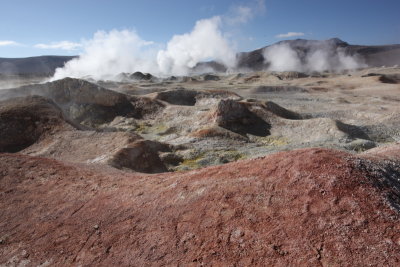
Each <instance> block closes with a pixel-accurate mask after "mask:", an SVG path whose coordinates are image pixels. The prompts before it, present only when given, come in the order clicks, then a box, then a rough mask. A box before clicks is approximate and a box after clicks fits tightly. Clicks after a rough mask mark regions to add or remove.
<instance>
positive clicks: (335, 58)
mask: <svg viewBox="0 0 400 267" xmlns="http://www.w3.org/2000/svg"><path fill="white" fill-rule="evenodd" d="M306 46H307V50H309V52H308V53H304V51H302V50H301V49H294V48H292V47H291V46H290V45H289V44H288V43H285V42H282V43H278V44H276V45H272V46H269V47H267V48H266V49H264V52H263V56H264V59H265V63H267V64H268V65H269V66H268V70H271V71H298V72H307V73H310V72H314V71H317V72H323V71H331V72H339V71H343V70H351V69H357V68H362V67H365V66H366V65H365V64H364V63H363V62H362V60H361V59H359V58H358V57H357V56H354V55H348V54H346V53H345V50H344V49H343V48H341V47H336V46H334V45H332V43H330V42H329V41H321V42H313V41H308V43H307V44H306Z"/></svg>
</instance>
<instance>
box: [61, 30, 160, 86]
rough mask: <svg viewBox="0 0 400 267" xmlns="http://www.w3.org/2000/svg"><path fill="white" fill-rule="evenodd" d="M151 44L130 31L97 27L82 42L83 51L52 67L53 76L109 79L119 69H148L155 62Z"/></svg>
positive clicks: (118, 71) (126, 70)
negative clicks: (87, 38) (104, 29)
mask: <svg viewBox="0 0 400 267" xmlns="http://www.w3.org/2000/svg"><path fill="white" fill-rule="evenodd" d="M151 44H152V43H151V42H146V41H144V40H142V39H141V38H140V37H139V36H138V35H137V34H136V33H135V32H133V31H128V30H123V31H117V30H112V31H110V32H104V31H98V32H96V33H95V34H94V37H93V39H91V40H89V41H84V42H83V46H84V52H83V53H82V54H81V55H80V56H79V58H75V59H73V60H71V61H68V62H67V63H66V64H65V66H64V67H63V68H58V69H56V72H55V74H54V77H53V80H57V79H61V78H64V77H73V78H82V77H85V76H91V77H92V78H94V79H113V78H114V76H115V75H117V74H119V73H121V72H133V71H136V70H141V71H150V70H152V69H154V68H155V62H154V61H152V60H151V56H150V55H149V54H150V53H151V49H150V48H149V46H150V45H151Z"/></svg>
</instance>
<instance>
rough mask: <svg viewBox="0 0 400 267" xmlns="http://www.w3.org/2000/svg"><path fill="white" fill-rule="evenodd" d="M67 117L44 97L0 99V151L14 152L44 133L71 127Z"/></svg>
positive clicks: (33, 141)
mask: <svg viewBox="0 0 400 267" xmlns="http://www.w3.org/2000/svg"><path fill="white" fill-rule="evenodd" d="M67 121H68V119H66V118H65V116H64V115H63V112H62V111H61V109H60V108H59V107H58V106H57V105H56V104H55V103H54V102H53V101H52V100H50V99H47V98H44V97H40V96H32V97H26V98H22V97H20V98H13V99H11V100H8V101H0V152H17V151H20V150H22V149H24V148H26V147H28V146H30V145H32V144H34V143H35V142H36V141H38V140H39V139H40V138H42V137H43V136H44V135H45V134H50V133H52V134H54V133H55V132H58V131H60V130H61V129H73V128H74V126H72V125H71V124H72V123H71V122H67ZM75 127H77V126H76V125H75Z"/></svg>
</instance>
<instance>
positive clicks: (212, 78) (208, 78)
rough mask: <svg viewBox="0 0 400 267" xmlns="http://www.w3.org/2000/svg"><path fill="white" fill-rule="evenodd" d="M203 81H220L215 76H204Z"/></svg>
mask: <svg viewBox="0 0 400 267" xmlns="http://www.w3.org/2000/svg"><path fill="white" fill-rule="evenodd" d="M203 80H204V81H219V80H221V79H220V78H219V77H218V76H217V75H213V74H206V75H204V76H203Z"/></svg>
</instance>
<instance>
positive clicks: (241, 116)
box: [211, 99, 271, 136]
mask: <svg viewBox="0 0 400 267" xmlns="http://www.w3.org/2000/svg"><path fill="white" fill-rule="evenodd" d="M211 117H212V118H213V120H214V122H215V123H216V124H217V125H218V126H220V127H222V128H225V129H228V130H230V131H232V132H235V133H238V134H242V135H245V134H247V133H249V134H252V135H256V136H267V135H269V134H270V132H269V130H270V128H271V125H269V124H268V123H267V122H265V121H264V120H262V119H261V118H260V117H258V116H257V115H256V114H254V113H253V112H251V111H250V110H249V109H248V107H247V104H246V103H244V102H237V101H234V100H231V99H227V100H225V99H223V100H221V101H219V103H218V104H217V106H216V108H215V110H214V111H212V114H211Z"/></svg>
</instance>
